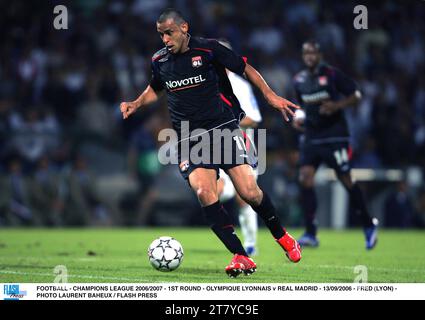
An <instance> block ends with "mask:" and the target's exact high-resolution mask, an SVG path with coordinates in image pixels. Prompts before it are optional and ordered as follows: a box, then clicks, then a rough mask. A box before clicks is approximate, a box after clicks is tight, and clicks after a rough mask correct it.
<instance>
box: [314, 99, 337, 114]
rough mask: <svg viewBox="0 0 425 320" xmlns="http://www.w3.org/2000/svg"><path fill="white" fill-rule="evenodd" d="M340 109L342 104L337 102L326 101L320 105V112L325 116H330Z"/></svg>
mask: <svg viewBox="0 0 425 320" xmlns="http://www.w3.org/2000/svg"><path fill="white" fill-rule="evenodd" d="M340 109H341V108H340V106H339V105H338V104H337V103H336V102H333V101H326V102H324V103H323V104H322V105H321V106H320V109H319V113H320V114H322V115H325V116H330V115H331V114H333V113H335V112H337V111H338V110H340Z"/></svg>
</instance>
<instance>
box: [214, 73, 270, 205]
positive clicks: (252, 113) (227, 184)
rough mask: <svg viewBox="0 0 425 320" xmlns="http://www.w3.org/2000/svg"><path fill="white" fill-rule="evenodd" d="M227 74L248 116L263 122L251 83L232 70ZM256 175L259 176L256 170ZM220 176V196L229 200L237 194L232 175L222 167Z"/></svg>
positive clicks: (222, 199)
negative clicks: (221, 181) (221, 190)
mask: <svg viewBox="0 0 425 320" xmlns="http://www.w3.org/2000/svg"><path fill="white" fill-rule="evenodd" d="M227 76H228V77H229V80H230V83H231V85H232V89H233V92H234V94H235V95H236V98H238V100H239V103H240V104H241V107H242V110H243V111H244V112H245V114H246V116H247V117H249V118H251V119H252V120H253V121H255V122H257V123H258V122H261V120H262V117H261V113H260V109H259V108H258V103H257V99H256V98H255V95H254V91H253V90H252V87H251V85H250V83H249V82H248V81H247V80H245V79H244V78H242V77H241V76H238V75H237V74H235V73H233V72H231V71H229V72H228V74H227ZM249 136H250V139H251V140H252V139H253V137H252V136H251V135H249ZM254 175H255V177H257V173H256V171H255V170H254ZM220 176H221V177H222V178H223V180H224V189H223V193H222V194H221V196H220V200H221V201H227V200H229V199H231V198H233V197H234V196H235V195H236V191H235V188H234V187H233V183H232V180H230V177H229V176H228V175H227V174H226V173H225V172H224V171H223V170H222V169H220Z"/></svg>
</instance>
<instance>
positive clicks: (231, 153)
mask: <svg viewBox="0 0 425 320" xmlns="http://www.w3.org/2000/svg"><path fill="white" fill-rule="evenodd" d="M217 129H219V130H226V131H222V132H225V135H224V137H223V138H220V139H219V138H218V134H217V131H215V130H211V131H208V133H204V134H202V135H200V136H198V137H197V140H196V141H192V139H191V140H190V141H182V142H180V143H179V147H178V161H179V169H180V173H181V175H182V176H183V178H184V179H186V180H188V179H189V175H190V174H191V173H192V171H193V170H195V169H196V168H206V169H214V170H215V171H216V173H217V179H218V178H219V177H220V175H219V170H220V168H221V169H223V170H224V171H227V170H228V169H230V168H233V167H236V166H239V165H242V164H249V165H251V166H252V167H253V168H255V167H256V166H257V164H258V157H257V150H256V148H255V145H254V142H253V141H251V139H250V138H249V137H248V136H247V135H246V134H245V132H244V131H242V130H241V129H240V128H239V126H238V125H237V124H236V122H234V123H230V124H226V125H224V126H221V127H220V128H217ZM207 135H208V138H206V136H207ZM183 143H186V147H183ZM184 148H186V150H185V151H184Z"/></svg>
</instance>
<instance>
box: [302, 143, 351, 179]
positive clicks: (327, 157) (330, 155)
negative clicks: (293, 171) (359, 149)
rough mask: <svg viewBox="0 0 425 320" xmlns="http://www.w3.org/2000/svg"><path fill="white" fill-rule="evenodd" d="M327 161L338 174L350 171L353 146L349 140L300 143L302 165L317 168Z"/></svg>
mask: <svg viewBox="0 0 425 320" xmlns="http://www.w3.org/2000/svg"><path fill="white" fill-rule="evenodd" d="M322 163H325V164H326V165H327V166H328V167H330V168H332V169H334V170H335V171H336V173H337V174H338V175H340V174H346V173H350V170H351V147H350V145H349V143H348V142H333V143H321V144H313V143H310V142H308V141H305V142H302V143H301V145H300V165H301V166H313V167H314V168H315V169H317V168H318V167H319V166H320V164H322Z"/></svg>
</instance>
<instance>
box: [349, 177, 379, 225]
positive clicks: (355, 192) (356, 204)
mask: <svg viewBox="0 0 425 320" xmlns="http://www.w3.org/2000/svg"><path fill="white" fill-rule="evenodd" d="M348 194H349V196H350V205H351V208H353V209H354V211H355V213H356V214H358V215H359V216H360V219H361V222H362V224H363V227H365V228H367V227H371V226H373V222H372V218H371V217H370V214H369V211H368V210H367V208H366V203H365V201H364V198H363V192H362V190H361V189H360V187H359V186H358V185H357V184H356V183H355V184H354V185H353V187H352V188H351V189H349V190H348Z"/></svg>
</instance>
